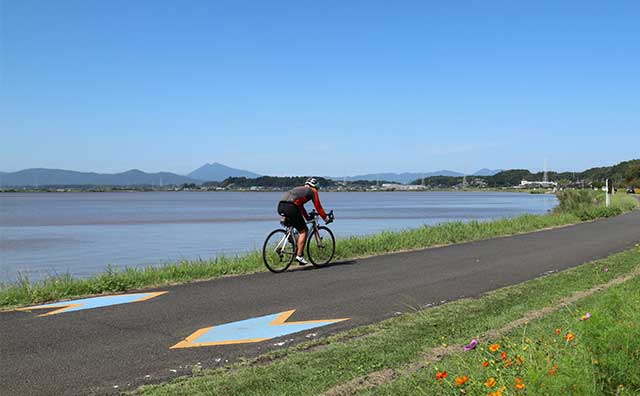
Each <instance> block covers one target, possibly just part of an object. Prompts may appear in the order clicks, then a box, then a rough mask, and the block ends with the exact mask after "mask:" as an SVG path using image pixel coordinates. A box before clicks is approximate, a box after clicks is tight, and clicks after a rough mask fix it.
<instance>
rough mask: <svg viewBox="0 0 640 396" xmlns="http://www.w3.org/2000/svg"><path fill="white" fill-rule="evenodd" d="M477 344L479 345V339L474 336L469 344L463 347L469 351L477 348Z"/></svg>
mask: <svg viewBox="0 0 640 396" xmlns="http://www.w3.org/2000/svg"><path fill="white" fill-rule="evenodd" d="M476 346H478V340H476V339H475V338H474V339H473V340H471V342H470V343H469V344H467V345H465V346H464V347H463V349H464V351H465V352H469V351H470V350H472V349H476Z"/></svg>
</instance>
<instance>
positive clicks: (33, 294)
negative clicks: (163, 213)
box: [0, 191, 638, 307]
mask: <svg viewBox="0 0 640 396" xmlns="http://www.w3.org/2000/svg"><path fill="white" fill-rule="evenodd" d="M600 195H604V194H600ZM559 197H560V206H559V208H558V209H556V210H555V212H554V213H553V214H548V215H524V216H519V217H516V218H511V219H501V220H495V221H490V222H478V221H472V222H468V223H463V222H452V223H444V224H439V225H435V226H425V227H420V228H417V229H411V230H406V231H400V232H382V233H379V234H376V235H371V236H364V237H350V238H345V239H341V240H339V241H338V243H337V247H336V257H335V259H336V260H343V259H352V258H356V257H362V256H368V255H375V254H384V253H392V252H398V251H403V250H410V249H419V248H426V247H431V246H438V245H446V244H452V243H460V242H469V241H475V240H480V239H487V238H493V237H497V236H504V235H512V234H518V233H523V232H530V231H534V230H539V229H544V228H548V227H555V226H560V225H565V224H572V223H577V222H579V221H581V220H582V221H584V220H591V219H596V218H601V217H609V216H615V215H618V214H620V213H622V212H624V211H627V210H631V209H633V208H635V207H636V205H637V204H638V202H637V201H636V200H635V199H633V198H630V197H625V196H623V195H621V194H619V195H617V196H616V197H619V198H615V199H614V201H613V202H614V204H613V205H612V206H611V207H610V208H603V207H601V205H602V202H603V201H602V199H600V198H599V197H597V196H596V194H595V193H593V192H581V191H576V192H564V193H561V194H560V196H559ZM627 198H628V199H627ZM264 269H265V268H264V265H263V263H262V255H261V253H260V252H257V251H254V252H251V253H248V254H245V255H241V256H236V257H216V258H213V259H209V260H201V259H200V260H182V261H179V262H177V263H171V264H167V265H163V266H148V267H146V268H125V269H117V268H114V267H109V268H107V269H106V271H105V272H104V273H101V274H98V275H95V276H93V277H90V278H84V279H78V278H74V277H73V276H71V275H69V274H62V275H55V276H50V277H47V278H45V279H43V280H40V281H32V280H30V279H28V278H26V277H24V278H21V279H19V280H18V281H17V282H15V283H5V284H0V307H10V306H18V305H26V304H34V303H41V302H46V301H52V300H59V299H65V298H71V297H78V296H86V295H96V294H101V293H114V292H123V291H127V290H132V289H138V288H143V287H152V286H162V285H168V284H173V283H184V282H189V281H194V280H199V279H210V278H216V277H220V276H224V275H231V274H234V275H238V274H248V273H253V272H257V271H262V270H264Z"/></svg>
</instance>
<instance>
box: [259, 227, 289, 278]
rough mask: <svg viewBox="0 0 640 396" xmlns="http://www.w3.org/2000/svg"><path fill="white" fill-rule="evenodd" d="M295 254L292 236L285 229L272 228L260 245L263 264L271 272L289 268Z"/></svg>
mask: <svg viewBox="0 0 640 396" xmlns="http://www.w3.org/2000/svg"><path fill="white" fill-rule="evenodd" d="M295 255H296V248H295V243H294V241H293V237H292V236H291V235H289V237H288V238H287V231H286V230H274V231H273V232H271V234H269V236H268V237H267V239H266V240H265V241H264V245H263V246H262V259H263V260H264V265H265V266H266V267H267V269H268V270H269V271H271V272H275V273H280V272H284V271H286V270H287V268H289V266H290V265H291V263H292V262H293V258H294V257H295Z"/></svg>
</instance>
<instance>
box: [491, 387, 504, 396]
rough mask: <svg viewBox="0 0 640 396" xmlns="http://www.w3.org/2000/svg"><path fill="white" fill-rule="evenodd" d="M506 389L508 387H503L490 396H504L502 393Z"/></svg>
mask: <svg viewBox="0 0 640 396" xmlns="http://www.w3.org/2000/svg"><path fill="white" fill-rule="evenodd" d="M505 389H507V387H506V386H503V387H501V388H500V389H498V390H497V391H495V392H491V393H489V396H502V392H504V390H505Z"/></svg>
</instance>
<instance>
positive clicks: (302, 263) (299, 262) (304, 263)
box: [296, 256, 309, 265]
mask: <svg viewBox="0 0 640 396" xmlns="http://www.w3.org/2000/svg"><path fill="white" fill-rule="evenodd" d="M296 261H297V262H298V264H300V265H307V264H309V263H308V262H307V260H305V259H304V257H302V256H296Z"/></svg>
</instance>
